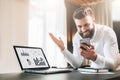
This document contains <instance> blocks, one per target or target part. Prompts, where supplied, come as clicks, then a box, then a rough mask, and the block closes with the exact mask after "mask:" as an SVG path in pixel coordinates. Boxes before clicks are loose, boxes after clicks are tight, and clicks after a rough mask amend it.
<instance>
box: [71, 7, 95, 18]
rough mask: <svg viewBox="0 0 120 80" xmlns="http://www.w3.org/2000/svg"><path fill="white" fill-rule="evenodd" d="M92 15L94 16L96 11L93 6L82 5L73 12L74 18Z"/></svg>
mask: <svg viewBox="0 0 120 80" xmlns="http://www.w3.org/2000/svg"><path fill="white" fill-rule="evenodd" d="M87 15H90V16H91V17H93V18H94V13H93V10H92V8H90V7H85V6H84V7H80V8H78V9H76V10H75V11H74V13H73V19H82V18H84V17H85V16H87Z"/></svg>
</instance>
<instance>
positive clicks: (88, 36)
mask: <svg viewBox="0 0 120 80" xmlns="http://www.w3.org/2000/svg"><path fill="white" fill-rule="evenodd" d="M87 31H88V32H89V34H88V35H84V32H83V33H80V32H79V34H80V36H81V37H82V38H92V37H93V35H94V29H91V30H87Z"/></svg>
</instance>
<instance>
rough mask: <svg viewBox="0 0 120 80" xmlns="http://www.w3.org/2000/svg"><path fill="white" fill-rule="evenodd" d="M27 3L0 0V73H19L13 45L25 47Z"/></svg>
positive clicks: (25, 0) (17, 0)
mask: <svg viewBox="0 0 120 80" xmlns="http://www.w3.org/2000/svg"><path fill="white" fill-rule="evenodd" d="M28 1H29V0H0V73H9V72H18V71H20V67H19V64H18V61H17V59H16V55H15V52H14V50H13V45H27V39H28V31H27V30H28Z"/></svg>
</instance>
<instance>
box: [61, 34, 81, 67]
mask: <svg viewBox="0 0 120 80" xmlns="http://www.w3.org/2000/svg"><path fill="white" fill-rule="evenodd" d="M77 40H78V37H77V36H75V37H74V40H73V54H72V53H71V52H70V51H68V50H67V49H64V51H63V54H64V56H65V57H66V59H67V60H68V62H69V63H70V64H71V65H72V66H73V67H74V68H78V67H80V65H81V63H82V61H83V58H82V56H80V52H79V43H78V42H79V41H77Z"/></svg>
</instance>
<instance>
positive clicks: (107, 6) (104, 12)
mask: <svg viewBox="0 0 120 80" xmlns="http://www.w3.org/2000/svg"><path fill="white" fill-rule="evenodd" d="M92 7H93V8H94V12H95V19H96V22H97V23H99V24H103V25H108V26H109V27H113V23H112V0H104V2H102V3H98V4H96V5H93V6H92Z"/></svg>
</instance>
